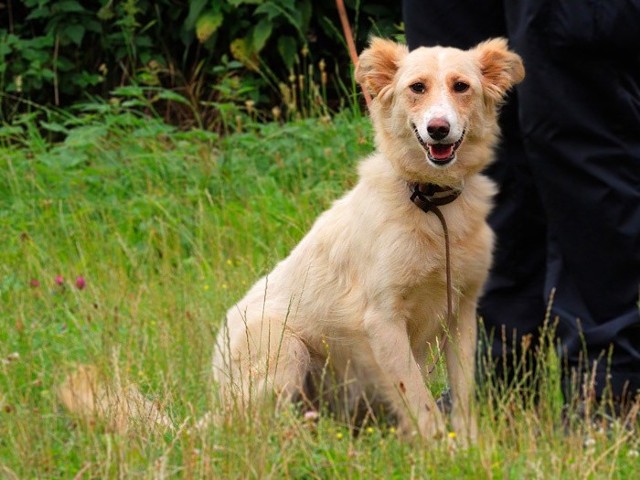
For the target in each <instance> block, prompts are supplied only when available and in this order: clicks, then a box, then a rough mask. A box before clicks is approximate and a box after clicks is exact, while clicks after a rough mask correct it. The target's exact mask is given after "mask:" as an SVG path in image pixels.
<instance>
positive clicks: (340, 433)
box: [336, 432, 344, 440]
mask: <svg viewBox="0 0 640 480" xmlns="http://www.w3.org/2000/svg"><path fill="white" fill-rule="evenodd" d="M342 437H344V435H343V434H342V432H338V433H336V438H337V439H338V440H342Z"/></svg>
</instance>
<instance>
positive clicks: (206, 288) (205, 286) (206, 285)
mask: <svg viewBox="0 0 640 480" xmlns="http://www.w3.org/2000/svg"><path fill="white" fill-rule="evenodd" d="M202 288H203V289H204V291H205V292H206V291H207V290H209V284H208V283H205V284H204V286H203V287H202Z"/></svg>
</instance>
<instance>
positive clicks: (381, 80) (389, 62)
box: [355, 38, 409, 97]
mask: <svg viewBox="0 0 640 480" xmlns="http://www.w3.org/2000/svg"><path fill="white" fill-rule="evenodd" d="M407 53H409V49H408V48H407V47H406V45H402V44H400V43H396V42H392V41H391V40H385V39H382V38H373V39H372V40H371V43H370V44H369V48H367V49H366V50H364V51H363V52H362V53H361V54H360V58H359V59H358V65H357V66H356V72H355V78H356V82H358V83H359V84H360V85H361V86H362V88H364V89H367V90H368V91H369V93H371V95H373V96H374V97H375V96H378V95H383V94H384V93H385V92H384V90H385V88H386V87H388V86H390V85H391V83H392V82H393V77H394V76H395V74H396V72H397V71H398V66H399V64H400V61H401V60H402V59H403V58H404V57H405V56H406V55H407Z"/></svg>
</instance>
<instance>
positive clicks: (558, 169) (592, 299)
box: [505, 0, 640, 397]
mask: <svg viewBox="0 0 640 480" xmlns="http://www.w3.org/2000/svg"><path fill="white" fill-rule="evenodd" d="M605 3H606V2H605ZM615 3H618V4H619V6H621V5H622V3H623V2H616V1H614V2H609V3H607V4H606V5H605V4H604V3H603V5H601V7H602V8H599V9H594V10H593V11H590V10H589V8H588V5H587V4H584V5H581V8H579V9H576V11H574V12H564V11H563V6H562V5H561V2H557V3H553V2H551V3H547V2H536V1H533V0H530V1H515V0H514V1H511V2H505V6H506V9H507V18H508V25H509V30H510V38H511V43H512V45H513V46H514V48H515V49H516V51H518V53H520V55H522V57H523V59H524V63H525V68H526V70H527V78H526V79H525V81H524V82H523V83H522V84H521V85H520V87H519V100H520V105H519V107H520V119H521V126H522V132H523V136H524V143H525V150H526V154H527V158H528V159H529V162H530V165H531V169H532V171H533V178H534V180H535V183H536V185H538V186H539V191H540V195H541V198H542V201H543V204H544V209H545V212H546V216H547V222H548V223H547V224H548V232H549V234H548V238H547V251H548V261H547V271H546V287H545V293H546V295H547V298H548V296H549V294H550V292H551V291H552V290H554V291H555V296H554V299H553V308H552V314H553V317H554V318H557V319H558V321H559V324H558V330H557V332H558V336H559V338H560V340H561V344H562V352H563V355H564V357H565V360H566V363H567V364H568V366H569V367H570V368H571V369H577V368H578V367H581V368H582V372H581V373H585V372H588V371H590V370H591V369H592V368H594V361H597V363H596V366H595V381H596V383H595V392H596V395H598V396H600V395H601V394H602V392H603V390H604V388H605V386H606V385H607V383H608V382H609V381H610V384H611V387H612V390H613V394H614V395H615V396H617V397H619V396H621V395H622V394H623V392H625V391H627V392H628V391H634V390H637V389H639V388H640V314H639V310H638V292H639V285H640V57H639V56H638V52H637V50H636V51H634V50H633V49H634V48H636V47H637V45H638V44H639V42H635V43H633V44H630V45H628V47H629V48H631V50H630V51H625V50H621V45H620V42H619V41H618V40H619V38H618V34H624V35H631V34H632V33H631V32H632V30H624V28H625V25H626V23H628V21H629V20H628V19H621V20H620V21H621V22H623V23H622V24H621V27H620V31H619V32H618V31H616V29H611V30H612V31H607V30H606V29H605V28H604V26H605V25H609V24H610V23H611V22H613V21H614V20H616V19H617V17H615V16H609V17H607V16H606V15H607V12H608V10H607V8H613V6H614V4H615ZM605 6H606V7H607V8H604V7H605ZM630 13H632V12H630ZM612 15H613V14H612ZM632 23H633V22H632ZM589 25H598V26H599V27H600V28H598V29H595V30H594V31H593V32H591V31H590V30H589V29H586V30H585V26H589ZM635 25H636V26H637V25H638V23H636V24H635ZM636 30H637V28H636ZM585 357H586V358H585ZM608 372H609V373H610V375H611V376H610V378H609V379H607V373H608ZM567 378H569V377H567ZM580 379H581V380H582V378H580Z"/></svg>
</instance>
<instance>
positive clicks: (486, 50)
mask: <svg viewBox="0 0 640 480" xmlns="http://www.w3.org/2000/svg"><path fill="white" fill-rule="evenodd" d="M474 51H475V52H476V55H477V57H478V61H479V63H480V70H481V72H482V84H483V87H484V91H485V92H486V95H487V97H488V99H490V100H491V101H492V102H494V103H500V101H501V100H502V99H503V98H504V96H505V95H506V94H507V91H508V90H509V89H510V88H511V87H513V86H514V85H516V84H517V83H520V82H521V81H522V80H523V79H524V65H523V64H522V59H521V58H520V55H518V54H516V53H514V52H512V51H510V50H509V48H508V46H507V40H506V39H504V38H494V39H491V40H487V41H486V42H482V43H480V44H479V45H478V46H477V47H475V48H474Z"/></svg>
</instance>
